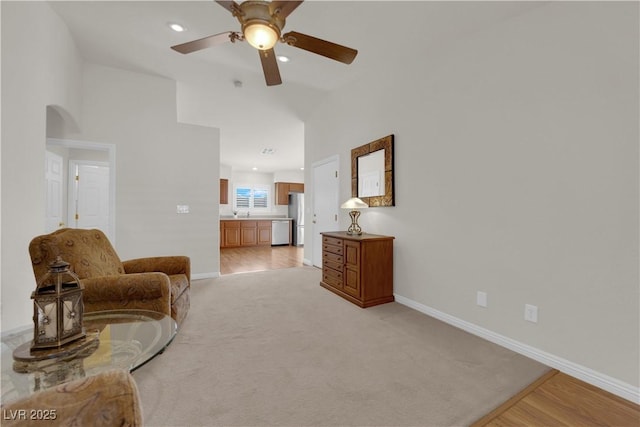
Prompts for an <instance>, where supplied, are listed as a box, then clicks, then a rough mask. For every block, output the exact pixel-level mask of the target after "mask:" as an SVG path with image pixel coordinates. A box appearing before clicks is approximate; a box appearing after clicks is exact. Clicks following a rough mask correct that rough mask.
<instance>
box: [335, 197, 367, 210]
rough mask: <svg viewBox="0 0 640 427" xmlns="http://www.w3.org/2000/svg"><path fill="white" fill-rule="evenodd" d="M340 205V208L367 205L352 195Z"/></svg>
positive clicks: (363, 207)
mask: <svg viewBox="0 0 640 427" xmlns="http://www.w3.org/2000/svg"><path fill="white" fill-rule="evenodd" d="M340 207H341V208H342V209H365V208H368V207H369V205H367V204H366V203H365V202H363V201H362V200H360V199H358V198H357V197H353V198H351V199H349V200H347V201H346V202H344V203H343V204H342V205H341V206H340Z"/></svg>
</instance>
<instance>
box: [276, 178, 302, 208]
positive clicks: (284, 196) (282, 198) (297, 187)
mask: <svg viewBox="0 0 640 427" xmlns="http://www.w3.org/2000/svg"><path fill="white" fill-rule="evenodd" d="M289 193H304V184H302V183H300V182H276V205H288V204H289Z"/></svg>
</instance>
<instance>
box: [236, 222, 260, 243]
mask: <svg viewBox="0 0 640 427" xmlns="http://www.w3.org/2000/svg"><path fill="white" fill-rule="evenodd" d="M240 223H241V226H240V246H255V245H257V244H258V229H257V224H256V221H240Z"/></svg>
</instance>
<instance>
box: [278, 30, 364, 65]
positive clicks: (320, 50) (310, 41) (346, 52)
mask: <svg viewBox="0 0 640 427" xmlns="http://www.w3.org/2000/svg"><path fill="white" fill-rule="evenodd" d="M283 39H284V41H285V43H287V44H288V45H290V46H294V47H297V48H300V49H304V50H307V51H309V52H313V53H316V54H318V55H322V56H325V57H327V58H330V59H334V60H336V61H339V62H342V63H344V64H351V63H352V62H353V60H354V59H355V57H356V55H357V54H358V51H357V50H355V49H351V48H350V47H346V46H341V45H339V44H336V43H331V42H328V41H326V40H322V39H319V38H316V37H312V36H308V35H306V34H301V33H298V32H295V31H290V32H288V33H287V34H285V35H284V36H283Z"/></svg>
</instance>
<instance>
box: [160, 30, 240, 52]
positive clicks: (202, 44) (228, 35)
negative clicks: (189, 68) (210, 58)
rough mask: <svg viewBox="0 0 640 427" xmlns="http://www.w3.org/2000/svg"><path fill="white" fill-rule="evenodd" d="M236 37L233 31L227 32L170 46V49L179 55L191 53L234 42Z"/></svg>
mask: <svg viewBox="0 0 640 427" xmlns="http://www.w3.org/2000/svg"><path fill="white" fill-rule="evenodd" d="M237 36H238V34H237V33H235V32H233V31H227V32H225V33H220V34H215V35H213V36H208V37H203V38H201V39H198V40H193V41H190V42H186V43H182V44H177V45H175V46H171V49H173V50H175V51H176V52H180V53H191V52H195V51H197V50H202V49H206V48H208V47H213V46H217V45H219V44H222V43H225V42H229V41H234V40H235V39H236V38H237Z"/></svg>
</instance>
